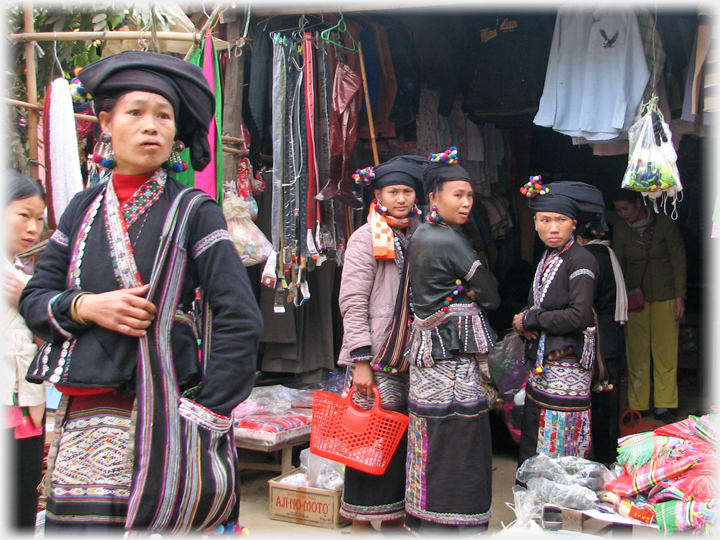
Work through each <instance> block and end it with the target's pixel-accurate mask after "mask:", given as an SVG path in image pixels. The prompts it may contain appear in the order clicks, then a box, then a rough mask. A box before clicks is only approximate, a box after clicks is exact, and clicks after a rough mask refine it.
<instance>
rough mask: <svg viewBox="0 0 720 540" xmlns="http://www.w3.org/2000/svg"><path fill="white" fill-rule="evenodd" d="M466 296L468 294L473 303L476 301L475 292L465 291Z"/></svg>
mask: <svg viewBox="0 0 720 540" xmlns="http://www.w3.org/2000/svg"><path fill="white" fill-rule="evenodd" d="M465 294H467V296H468V298H469V299H470V300H472V301H473V302H474V301H475V291H473V290H472V289H465Z"/></svg>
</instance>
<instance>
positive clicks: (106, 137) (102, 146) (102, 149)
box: [89, 131, 117, 175]
mask: <svg viewBox="0 0 720 540" xmlns="http://www.w3.org/2000/svg"><path fill="white" fill-rule="evenodd" d="M116 165H117V162H116V161H115V153H114V152H113V147H112V134H111V133H109V132H107V131H103V132H102V133H101V134H100V140H98V142H97V143H96V144H95V148H93V153H92V155H91V156H90V166H89V171H90V174H91V175H92V174H95V173H97V172H98V168H99V167H102V168H103V169H108V170H109V169H114V168H115V166H116Z"/></svg>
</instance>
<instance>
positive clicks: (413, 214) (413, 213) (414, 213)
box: [410, 199, 422, 217]
mask: <svg viewBox="0 0 720 540" xmlns="http://www.w3.org/2000/svg"><path fill="white" fill-rule="evenodd" d="M418 202H420V199H415V204H414V205H413V207H412V209H411V210H410V217H418V216H419V215H420V214H422V210H420V209H419V208H418Z"/></svg>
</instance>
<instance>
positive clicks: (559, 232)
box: [534, 212, 577, 249]
mask: <svg viewBox="0 0 720 540" xmlns="http://www.w3.org/2000/svg"><path fill="white" fill-rule="evenodd" d="M534 220H535V227H537V231H538V236H539V237H540V240H542V241H543V243H544V244H545V245H546V246H547V247H548V248H550V249H555V248H558V247H562V246H564V245H565V244H567V243H568V241H569V240H570V237H571V236H572V234H573V230H574V229H575V225H577V221H576V220H574V219H571V218H569V217H568V216H566V215H565V214H558V213H557V212H537V213H536V214H535V217H534Z"/></svg>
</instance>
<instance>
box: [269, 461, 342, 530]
mask: <svg viewBox="0 0 720 540" xmlns="http://www.w3.org/2000/svg"><path fill="white" fill-rule="evenodd" d="M299 472H302V470H301V469H300V468H297V469H294V470H292V471H290V472H288V473H286V474H283V475H281V476H278V477H277V478H273V479H271V480H268V485H269V487H270V519H276V520H279V521H288V522H290V523H298V524H300V525H312V526H313V527H324V528H327V529H339V528H341V527H345V526H346V525H348V524H349V523H350V520H349V519H345V518H343V517H340V499H341V497H342V492H341V491H335V490H332V489H322V488H314V487H300V486H293V485H290V484H284V483H282V482H280V480H282V479H283V478H285V477H287V476H292V475H294V474H297V473H299Z"/></svg>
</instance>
